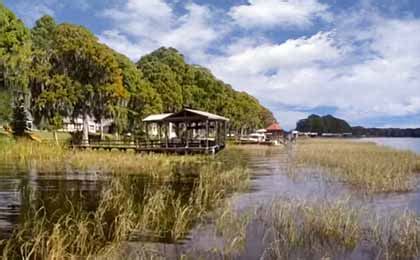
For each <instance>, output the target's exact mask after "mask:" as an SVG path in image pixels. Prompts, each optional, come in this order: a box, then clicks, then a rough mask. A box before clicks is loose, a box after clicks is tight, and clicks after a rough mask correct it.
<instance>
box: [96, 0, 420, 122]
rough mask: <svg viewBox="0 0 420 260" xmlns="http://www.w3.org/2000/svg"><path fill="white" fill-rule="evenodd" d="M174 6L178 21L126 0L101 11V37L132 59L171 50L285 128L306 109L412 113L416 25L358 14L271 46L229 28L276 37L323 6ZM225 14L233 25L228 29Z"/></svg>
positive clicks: (164, 7) (150, 4)
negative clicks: (105, 26) (107, 23)
mask: <svg viewBox="0 0 420 260" xmlns="http://www.w3.org/2000/svg"><path fill="white" fill-rule="evenodd" d="M158 7H159V8H158ZM182 7H183V8H184V9H183V14H179V13H178V12H179V10H178V11H177V12H175V11H174V7H173V6H171V5H169V4H168V3H167V2H165V1H163V0H151V1H142V0H128V1H127V2H126V4H124V5H121V6H117V7H114V8H111V9H108V10H107V11H105V12H104V13H103V15H104V16H105V17H106V18H107V19H109V20H111V22H112V23H113V26H112V28H110V29H109V30H106V31H103V32H102V33H100V35H99V37H100V39H101V41H102V42H104V43H107V44H108V45H110V46H111V47H113V48H115V49H116V50H118V51H119V52H122V53H125V54H127V55H128V56H129V57H131V58H132V59H138V58H139V57H140V56H142V55H144V54H146V53H148V52H150V51H152V50H154V49H156V48H158V47H160V46H172V47H175V48H177V49H179V50H180V51H181V52H182V53H184V54H185V55H186V56H187V57H188V58H189V59H190V60H192V61H193V62H196V63H200V64H202V65H204V66H206V67H209V68H210V69H211V70H212V71H213V72H214V73H215V74H216V76H217V77H219V78H220V79H222V80H224V81H226V82H227V83H230V84H232V85H233V87H234V88H236V89H239V90H245V91H247V92H249V93H250V94H252V95H254V96H256V97H257V98H258V99H259V100H260V101H262V103H263V104H270V106H269V108H270V109H271V110H273V111H274V113H275V115H276V116H277V118H278V120H279V121H280V123H281V124H282V125H283V126H284V127H285V128H288V129H291V128H294V126H295V122H296V120H298V119H300V118H302V117H306V116H307V115H308V114H310V113H309V112H304V111H309V110H311V109H314V110H316V109H317V108H319V107H333V108H336V109H337V112H336V115H338V116H341V117H343V118H345V119H348V120H350V122H360V121H361V120H362V121H363V120H365V121H367V120H369V118H379V117H380V118H383V117H406V116H413V115H414V116H415V115H419V114H420V91H419V90H420V75H419V73H418V72H419V71H420V20H419V19H413V18H412V19H396V18H395V19H389V18H384V17H381V15H379V14H378V13H376V12H372V11H371V10H362V11H360V10H358V11H356V12H354V13H350V14H345V16H344V14H339V15H337V16H336V17H334V19H333V20H334V23H333V24H330V25H331V27H332V28H330V29H329V30H328V31H325V32H322V31H319V32H315V33H313V34H312V35H309V36H306V37H297V38H291V39H288V40H285V41H284V42H275V41H274V38H273V37H271V35H270V34H269V33H267V34H266V33H264V31H265V30H260V31H258V30H255V31H256V32H257V33H255V34H252V35H250V34H246V35H244V34H242V31H241V33H239V34H237V32H238V31H235V30H237V29H238V27H234V26H233V24H232V22H236V23H238V24H240V25H242V26H246V27H249V28H250V27H253V28H254V29H255V28H256V27H259V28H262V29H265V28H273V29H276V30H277V31H278V32H279V33H280V32H282V29H281V28H283V27H285V26H296V27H305V26H308V25H310V24H312V23H313V21H314V19H316V18H317V17H320V16H323V18H325V16H326V15H329V13H328V6H326V5H323V4H320V3H319V2H318V1H316V0H289V1H279V0H276V1H275V0H266V1H262V0H253V1H250V2H249V5H243V6H236V7H233V8H232V9H231V10H230V12H229V13H228V14H227V13H224V14H223V13H218V12H219V11H220V10H215V9H213V8H211V7H209V6H203V5H198V4H194V3H192V2H188V3H187V4H185V5H183V6H182ZM280 7H281V8H280ZM265 12H266V13H265ZM227 15H231V16H232V17H233V18H234V20H230V23H229V22H227V20H225V18H226V16H227ZM259 16H261V17H259ZM218 20H221V21H218ZM216 21H218V22H216ZM210 49H212V51H210ZM214 50H216V52H214ZM286 107H287V108H288V107H291V108H292V109H291V111H287V110H286V109H284V108H286Z"/></svg>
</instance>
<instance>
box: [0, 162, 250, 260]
mask: <svg viewBox="0 0 420 260" xmlns="http://www.w3.org/2000/svg"><path fill="white" fill-rule="evenodd" d="M199 173H200V174H199V175H198V176H197V177H196V179H194V180H193V183H192V185H193V189H192V190H191V192H190V193H189V194H187V195H188V196H187V197H185V196H184V195H183V194H177V193H175V191H174V190H172V189H171V188H170V187H169V186H165V187H161V188H159V189H158V190H157V191H153V190H152V189H147V191H146V193H145V194H136V191H138V186H137V184H136V183H135V182H133V181H132V180H131V179H130V178H128V177H122V176H120V177H113V178H111V180H110V181H109V183H108V185H107V188H106V189H104V190H103V191H102V195H101V200H100V202H99V206H98V208H97V209H96V211H93V212H92V211H90V212H87V211H83V210H80V209H79V208H78V206H77V205H72V204H71V202H70V201H65V202H63V203H70V205H69V207H68V208H70V210H69V211H68V212H65V213H63V212H60V213H57V214H55V213H53V214H52V216H53V217H52V216H51V215H49V214H47V212H46V211H45V209H44V208H42V207H41V208H39V207H35V206H33V207H32V208H30V209H29V210H28V211H27V213H26V215H25V220H24V221H23V222H22V223H21V224H20V226H18V227H17V228H16V229H15V232H14V233H13V234H12V236H11V237H10V238H9V239H7V240H5V241H2V242H1V243H0V248H3V254H2V256H3V258H4V259H14V258H19V259H78V258H83V259H112V258H118V256H120V255H121V254H123V253H124V252H122V250H123V248H124V244H125V242H126V241H131V240H134V241H168V239H169V241H172V242H174V241H178V240H180V239H182V238H183V237H185V235H186V234H187V233H188V230H189V229H190V228H191V227H192V225H194V223H196V222H197V221H199V220H200V219H202V218H205V217H206V215H207V214H208V213H209V212H210V211H211V210H213V209H215V207H217V206H219V205H222V201H223V200H224V198H226V196H227V195H228V194H229V193H231V192H234V191H237V190H241V189H245V188H246V187H247V185H248V183H249V173H248V171H247V170H246V169H245V168H243V167H242V166H231V167H227V168H225V167H224V166H223V164H221V163H220V162H218V161H217V160H216V161H214V162H207V163H204V164H202V165H201V166H200V168H199ZM35 194H36V193H35ZM31 196H36V195H31ZM31 196H30V197H31ZM29 204H30V205H31V204H32V205H36V203H30V202H29ZM142 255H143V256H150V257H152V256H153V255H155V254H154V252H147V250H146V249H145V251H144V252H143V251H142ZM157 258H158V257H157Z"/></svg>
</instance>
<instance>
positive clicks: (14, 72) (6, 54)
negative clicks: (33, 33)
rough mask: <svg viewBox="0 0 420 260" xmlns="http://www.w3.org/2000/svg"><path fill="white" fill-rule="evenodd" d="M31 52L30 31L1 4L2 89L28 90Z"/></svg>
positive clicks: (0, 60) (0, 62)
mask: <svg viewBox="0 0 420 260" xmlns="http://www.w3.org/2000/svg"><path fill="white" fill-rule="evenodd" d="M30 50H31V48H30V34H29V31H28V29H27V28H26V27H25V26H24V24H23V22H22V21H21V20H19V19H17V18H16V16H15V15H14V14H13V13H12V12H11V11H10V10H8V9H7V8H5V7H4V5H3V4H2V3H0V89H5V88H8V89H12V90H13V91H17V92H25V91H26V90H27V85H28V71H29V70H28V67H29V62H30Z"/></svg>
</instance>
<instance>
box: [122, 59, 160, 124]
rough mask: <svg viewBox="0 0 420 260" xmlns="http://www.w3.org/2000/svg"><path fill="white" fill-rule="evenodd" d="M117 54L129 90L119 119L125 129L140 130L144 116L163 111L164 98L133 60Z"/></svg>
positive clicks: (124, 81) (125, 85)
mask: <svg viewBox="0 0 420 260" xmlns="http://www.w3.org/2000/svg"><path fill="white" fill-rule="evenodd" d="M115 56H116V58H117V60H118V63H119V67H120V69H121V71H122V76H123V86H124V88H125V89H126V91H127V92H128V98H127V99H125V100H124V101H125V102H123V103H124V104H120V106H119V107H118V108H119V109H120V117H122V118H121V119H120V120H118V121H119V124H120V125H124V129H129V131H134V132H138V131H139V130H140V129H141V126H142V119H143V118H144V117H146V116H147V115H150V114H154V113H161V112H162V110H163V108H162V100H161V98H160V96H159V95H158V93H157V92H156V91H155V89H154V88H152V86H151V84H150V83H149V82H148V81H146V80H145V79H144V78H143V74H142V72H141V71H140V70H138V69H137V67H136V65H135V64H134V63H133V62H132V61H130V60H129V59H128V58H127V57H125V56H124V55H122V54H119V53H115ZM124 108H126V109H124Z"/></svg>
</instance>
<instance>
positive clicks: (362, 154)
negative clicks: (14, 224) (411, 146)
mask: <svg viewBox="0 0 420 260" xmlns="http://www.w3.org/2000/svg"><path fill="white" fill-rule="evenodd" d="M419 160H420V158H419V156H417V155H416V154H414V153H412V152H408V151H397V150H394V149H391V148H387V147H382V146H378V145H376V144H374V143H365V142H355V141H344V140H305V141H303V142H299V144H298V147H297V151H296V161H297V163H298V164H300V165H302V164H303V165H310V166H320V167H323V168H328V169H331V172H332V174H336V175H338V176H341V177H342V178H343V180H344V181H346V182H348V183H350V184H352V185H354V186H357V187H361V188H363V189H364V190H366V191H368V192H394V191H408V190H411V189H412V188H413V187H414V186H415V183H416V182H415V180H414V177H415V174H416V173H418V172H419V170H420V167H419Z"/></svg>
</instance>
